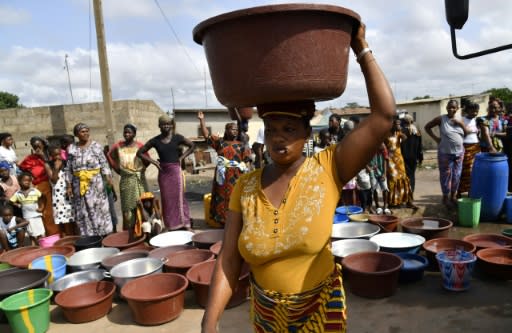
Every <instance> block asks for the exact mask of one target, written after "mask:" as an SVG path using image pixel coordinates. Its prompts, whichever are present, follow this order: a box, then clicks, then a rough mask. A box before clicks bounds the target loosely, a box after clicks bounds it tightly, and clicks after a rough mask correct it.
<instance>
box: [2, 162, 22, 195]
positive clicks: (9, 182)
mask: <svg viewBox="0 0 512 333" xmlns="http://www.w3.org/2000/svg"><path fill="white" fill-rule="evenodd" d="M10 170H11V165H10V163H9V162H7V161H2V162H0V187H1V188H2V190H4V195H5V197H6V198H7V200H9V199H10V198H11V197H12V196H13V195H14V193H16V192H17V191H18V190H19V189H20V185H19V184H18V179H17V178H16V176H14V175H11V173H10Z"/></svg>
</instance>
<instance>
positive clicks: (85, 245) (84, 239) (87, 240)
mask: <svg viewBox="0 0 512 333" xmlns="http://www.w3.org/2000/svg"><path fill="white" fill-rule="evenodd" d="M102 240H103V237H101V236H99V235H93V236H80V237H79V238H77V239H76V240H75V242H74V243H73V245H74V246H75V248H76V250H77V251H81V250H85V249H90V248H92V247H101V241H102Z"/></svg>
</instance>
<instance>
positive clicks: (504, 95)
mask: <svg viewBox="0 0 512 333" xmlns="http://www.w3.org/2000/svg"><path fill="white" fill-rule="evenodd" d="M484 93H489V94H491V96H495V97H498V98H499V99H501V100H502V101H503V102H504V103H505V104H509V103H512V90H510V89H508V88H492V89H489V90H486V91H484Z"/></svg>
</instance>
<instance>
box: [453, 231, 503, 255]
mask: <svg viewBox="0 0 512 333" xmlns="http://www.w3.org/2000/svg"><path fill="white" fill-rule="evenodd" d="M462 240H464V241H466V242H470V243H472V244H474V245H475V246H476V249H477V251H478V250H481V249H486V248H489V247H506V248H510V247H512V238H510V237H507V236H503V235H500V234H493V233H487V234H486V233H481V234H471V235H466V236H464V237H463V238H462Z"/></svg>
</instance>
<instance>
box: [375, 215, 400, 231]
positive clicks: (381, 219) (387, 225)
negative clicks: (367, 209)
mask: <svg viewBox="0 0 512 333" xmlns="http://www.w3.org/2000/svg"><path fill="white" fill-rule="evenodd" d="M368 222H370V223H373V224H376V225H378V226H379V227H380V229H381V231H382V232H393V231H396V229H397V228H398V222H400V219H399V218H398V216H394V215H376V214H370V216H369V217H368Z"/></svg>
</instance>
